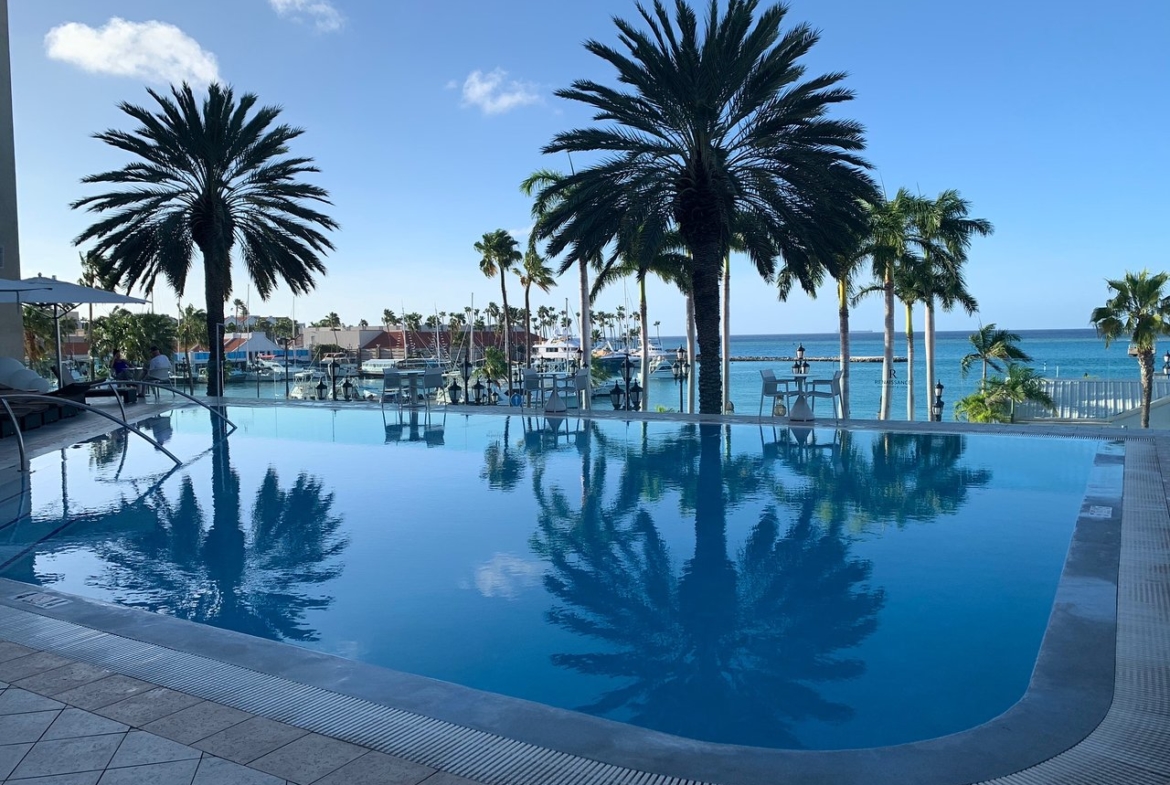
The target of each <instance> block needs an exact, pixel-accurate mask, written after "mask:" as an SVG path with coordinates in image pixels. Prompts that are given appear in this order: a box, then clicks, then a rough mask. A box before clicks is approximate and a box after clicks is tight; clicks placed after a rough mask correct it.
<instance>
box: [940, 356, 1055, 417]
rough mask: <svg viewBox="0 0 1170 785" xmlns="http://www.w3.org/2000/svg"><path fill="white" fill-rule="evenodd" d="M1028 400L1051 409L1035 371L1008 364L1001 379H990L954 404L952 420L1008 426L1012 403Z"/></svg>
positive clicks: (1012, 407)
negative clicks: (995, 423) (958, 419)
mask: <svg viewBox="0 0 1170 785" xmlns="http://www.w3.org/2000/svg"><path fill="white" fill-rule="evenodd" d="M1025 401H1030V402H1032V403H1038V404H1040V405H1041V406H1043V407H1045V408H1047V409H1053V408H1054V407H1055V403H1054V402H1053V400H1052V396H1050V395H1049V394H1048V391H1047V390H1046V389H1045V388H1044V379H1042V378H1041V376H1040V373H1039V372H1038V371H1037V370H1036V369H1035V368H1029V367H1028V366H1026V365H1020V364H1018V363H1009V364H1008V366H1007V375H1006V376H1005V377H999V376H993V377H991V379H990V380H989V381H987V382H986V383H985V384H984V385H983V386H982V387H981V388H980V390H979V392H976V393H973V394H971V395H968V396H967V397H966V398H963V399H962V400H960V401H959V402H958V403H956V404H955V417H960V416H962V417H965V418H966V419H967V420H969V421H970V422H999V423H1010V422H1015V419H1016V404H1018V403H1024V402H1025Z"/></svg>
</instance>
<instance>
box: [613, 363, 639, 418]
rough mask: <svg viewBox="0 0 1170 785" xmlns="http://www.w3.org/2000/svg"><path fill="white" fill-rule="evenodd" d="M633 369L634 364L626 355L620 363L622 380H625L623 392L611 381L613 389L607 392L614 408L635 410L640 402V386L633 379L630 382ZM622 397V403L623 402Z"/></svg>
mask: <svg viewBox="0 0 1170 785" xmlns="http://www.w3.org/2000/svg"><path fill="white" fill-rule="evenodd" d="M633 370H634V364H633V363H632V362H630V358H629V357H627V358H626V359H625V361H624V362H623V363H622V381H624V382H625V385H626V389H625V392H624V393H623V392H622V390H621V389H620V388H619V387H618V385H617V382H614V383H613V389H612V390H610V392H609V399H610V401H611V402H612V403H613V408H615V409H625V410H626V411H637V410H638V407H639V406H640V405H641V403H642V388H641V387H640V386H639V385H638V381H637V380H636V379H635V380H633V384H631V383H630V379H631V373H632V371H633ZM623 398H624V399H625V400H624V403H623Z"/></svg>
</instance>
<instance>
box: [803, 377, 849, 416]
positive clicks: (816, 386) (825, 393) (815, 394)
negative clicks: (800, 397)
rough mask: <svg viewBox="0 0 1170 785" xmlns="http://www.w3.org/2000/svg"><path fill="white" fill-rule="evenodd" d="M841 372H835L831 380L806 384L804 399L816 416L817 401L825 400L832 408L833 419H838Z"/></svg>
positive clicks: (814, 380) (816, 380)
mask: <svg viewBox="0 0 1170 785" xmlns="http://www.w3.org/2000/svg"><path fill="white" fill-rule="evenodd" d="M841 376H842V372H841V371H835V372H834V373H833V378H832V379H812V380H810V381H809V382H808V384H807V389H806V390H805V393H804V397H805V398H807V399H808V401H809V405H810V406H812V409H813V414H814V416H815V414H816V407H817V399H818V398H826V399H828V401H829V405H830V406H832V407H833V419H834V420H838V419H840V412H841Z"/></svg>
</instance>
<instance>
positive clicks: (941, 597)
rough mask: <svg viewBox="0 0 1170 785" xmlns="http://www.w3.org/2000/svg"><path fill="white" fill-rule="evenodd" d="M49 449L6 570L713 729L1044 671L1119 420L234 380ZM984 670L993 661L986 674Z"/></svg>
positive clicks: (859, 707) (400, 665)
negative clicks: (550, 397)
mask: <svg viewBox="0 0 1170 785" xmlns="http://www.w3.org/2000/svg"><path fill="white" fill-rule="evenodd" d="M227 414H228V416H229V417H231V418H232V419H233V420H234V421H235V422H236V423H237V424H238V425H239V426H240V429H239V430H238V431H236V432H235V433H234V434H232V435H231V436H230V437H228V438H226V439H225V438H222V436H221V435H220V433H219V431H220V430H221V429H220V428H218V427H217V426H216V425H215V424H214V423H213V421H212V420H211V418H210V415H209V413H208V412H207V411H205V410H201V409H200V410H192V409H184V410H177V411H174V412H173V413H171V414H170V415H169V416H164V417H158V418H155V419H154V420H152V421H149V423H148V425H149V428H148V431H147V432H151V431H153V434H154V435H155V436H156V437H158V438H160V439H163V440H165V443H166V446H167V447H168V448H169V449H170V450H172V451H173V452H174V453H175V454H177V455H178V456H179V457H180V458H182V459H184V461H185V465H184V466H182V467H181V468H179V469H177V470H174V471H171V466H170V462H169V461H167V459H166V458H165V457H163V456H161V455H160V454H159V453H157V452H155V451H154V450H153V449H152V448H151V447H150V446H149V445H148V444H147V443H146V442H145V441H142V440H138V439H137V438H136V437H133V436H132V435H131V436H130V437H129V438H127V434H126V433H125V432H122V433H120V434H114V435H111V436H107V437H103V438H101V439H98V440H94V441H92V442H87V443H84V444H80V445H75V446H74V447H73V448H71V449H66V450H61V451H59V452H57V453H53V454H49V455H46V456H43V457H41V458H38V459H36V460H35V461H34V462H33V473H32V475H31V478H32V479H31V514H30V515H27V516H17V515H15V514H13V515H7V516H3V517H0V575H3V576H4V577H8V578H12V579H16V580H21V581H26V582H29V583H35V584H41V585H45V586H51V587H53V588H55V589H60V590H63V591H67V592H73V593H76V594H80V595H83V596H86V597H92V598H97V599H101V600H107V601H113V602H117V603H120V604H123V605H128V606H133V607H138V608H144V609H147V610H150V611H154V612H158V613H165V614H169V615H173V616H177V617H180V618H184V619H189V620H193V621H197V622H201V623H205V624H211V625H215V626H217V627H224V628H228V629H232V630H237V631H240V632H245V633H248V634H252V635H259V636H263V637H266V638H271V639H276V640H283V641H287V642H290V643H293V644H296V645H299V646H305V647H308V648H311V649H316V650H319V651H324V652H330V653H333V654H337V655H340V656H343V657H348V658H351V659H355V660H360V661H363V662H368V663H372V664H375V665H381V666H385V667H388V668H394V669H398V670H403V671H407V672H411V673H416V674H420V675H424V676H429V677H433V678H437V679H443V680H446V681H451V682H455V683H458V684H463V685H466V686H469V687H474V688H477V689H481V690H487V691H491V692H496V693H502V694H505V695H511V696H515V697H519V698H524V699H528V700H533V701H539V702H541V703H545V704H549V705H553V706H558V707H563V708H566V709H572V710H576V711H581V712H586V713H589V714H594V715H597V716H601V717H606V718H610V719H613V720H617V721H620V722H627V723H633V724H636V725H640V726H644V727H648V728H652V729H655V730H659V731H663V732H667V733H672V734H677V735H681V736H685V737H689V738H694V739H701V740H706V741H714V742H724V743H735V744H748V745H757V746H766V747H780V748H808V749H840V748H853V747H872V746H880V745H887V744H898V743H903V742H909V741H914V740H919V739H924V738H931V737H935V736H940V735H944V734H947V733H952V732H956V731H960V730H964V729H966V728H970V727H972V726H974V725H977V724H979V723H981V722H984V721H986V720H989V719H991V718H992V717H994V716H996V715H997V714H999V713H1001V712H1003V711H1004V710H1006V709H1007V708H1008V707H1010V706H1011V705H1012V704H1013V703H1015V702H1016V701H1017V700H1019V698H1020V697H1021V696H1022V694H1023V693H1024V691H1025V689H1026V688H1027V684H1028V680H1029V677H1030V674H1031V671H1032V667H1033V665H1034V663H1035V659H1036V655H1037V651H1038V649H1039V646H1040V642H1041V639H1042V637H1043V634H1044V630H1045V627H1046V624H1047V620H1048V615H1049V612H1050V609H1051V605H1052V600H1053V596H1054V594H1055V590H1056V585H1057V582H1058V580H1059V576H1060V572H1061V569H1062V566H1063V563H1064V558H1065V554H1066V551H1067V549H1068V545H1069V541H1070V538H1071V534H1072V530H1073V526H1074V524H1075V520H1076V517H1077V514H1078V511H1079V510H1080V506H1081V503H1082V500H1083V497H1084V493H1085V489H1086V484H1087V482H1088V478H1089V474H1090V471H1091V469H1092V467H1093V461H1094V457H1095V455H1096V454H1097V452H1098V450H1099V449H1101V447H1102V443H1100V442H1095V441H1091V440H1083V439H1039V438H1027V437H1017V436H991V435H987V436H983V435H966V436H963V435H953V434H947V435H937V434H936V435H910V434H899V433H882V432H867V431H860V432H850V431H847V430H840V431H838V430H835V429H830V428H824V429H821V428H818V429H815V430H796V431H795V432H794V431H790V430H788V429H785V428H773V427H771V426H766V427H759V426H755V425H731V426H718V425H696V424H684V423H665V422H655V423H641V422H631V423H625V422H620V421H599V422H590V421H586V420H578V419H574V418H569V419H559V420H558V419H552V420H546V419H545V418H543V417H535V416H531V417H529V416H523V417H522V416H517V415H511V416H506V417H505V416H466V415H444V413H443V412H441V411H435V412H432V413H430V414H429V415H428V414H427V413H425V412H422V413H411V414H400V413H398V412H395V411H387V412H385V413H382V412H379V411H377V410H343V411H331V410H324V409H313V408H307V407H306V408H297V407H270V408H264V407H254V408H253V407H238V408H231V409H228V410H227ZM973 685H978V687H977V688H973Z"/></svg>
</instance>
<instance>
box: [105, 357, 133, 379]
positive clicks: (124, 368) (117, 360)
mask: <svg viewBox="0 0 1170 785" xmlns="http://www.w3.org/2000/svg"><path fill="white" fill-rule="evenodd" d="M110 370H112V371H113V372H114V378H115V379H117V380H119V381H124V380H126V379H129V378H130V363H128V362H126V358H125V357H123V356H122V353H121V352H119V351H117V350H115V351H114V359H113V360H112V361H111V363H110Z"/></svg>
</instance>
